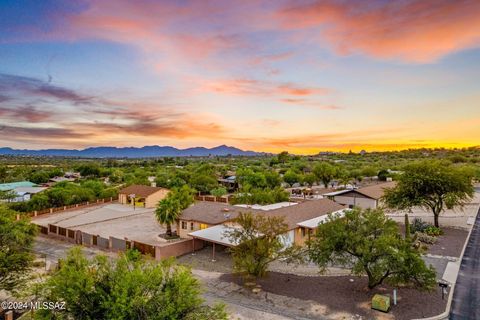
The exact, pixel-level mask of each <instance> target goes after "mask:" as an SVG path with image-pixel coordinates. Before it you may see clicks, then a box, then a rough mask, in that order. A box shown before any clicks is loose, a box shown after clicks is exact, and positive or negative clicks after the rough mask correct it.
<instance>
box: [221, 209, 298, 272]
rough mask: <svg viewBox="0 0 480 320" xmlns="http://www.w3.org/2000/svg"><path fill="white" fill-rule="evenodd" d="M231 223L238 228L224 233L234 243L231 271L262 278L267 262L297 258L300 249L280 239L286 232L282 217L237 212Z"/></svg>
mask: <svg viewBox="0 0 480 320" xmlns="http://www.w3.org/2000/svg"><path fill="white" fill-rule="evenodd" d="M235 222H236V223H237V224H238V226H239V228H231V230H229V231H227V232H226V235H225V236H226V237H228V238H229V239H230V241H232V242H233V243H237V246H235V247H232V248H231V249H230V250H231V253H232V258H233V266H234V269H235V271H237V272H240V273H242V274H244V275H245V276H253V277H263V276H265V274H266V272H267V268H268V265H269V264H270V263H272V262H273V261H275V260H279V259H288V260H291V261H295V260H297V259H300V257H301V255H300V251H301V250H300V248H299V247H297V246H295V245H292V246H289V247H287V248H285V245H284V241H282V240H283V239H282V237H283V236H284V234H285V233H286V232H287V231H288V226H287V224H286V223H285V221H284V219H283V218H281V217H272V216H264V215H261V214H257V215H253V214H252V213H240V215H239V216H238V217H237V219H235Z"/></svg>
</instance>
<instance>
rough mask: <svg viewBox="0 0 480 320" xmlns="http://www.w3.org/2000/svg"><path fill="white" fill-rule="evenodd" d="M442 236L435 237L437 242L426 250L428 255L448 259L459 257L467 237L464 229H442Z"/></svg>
mask: <svg viewBox="0 0 480 320" xmlns="http://www.w3.org/2000/svg"><path fill="white" fill-rule="evenodd" d="M442 230H443V234H442V235H441V236H439V237H437V242H436V243H435V244H433V245H431V246H430V248H428V253H430V254H435V255H442V256H450V257H460V254H461V253H462V249H463V245H464V244H465V240H466V239H467V236H468V231H467V230H464V229H455V228H442Z"/></svg>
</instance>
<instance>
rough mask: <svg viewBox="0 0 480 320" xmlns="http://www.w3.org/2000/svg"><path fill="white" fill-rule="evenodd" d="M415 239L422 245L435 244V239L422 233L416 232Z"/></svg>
mask: <svg viewBox="0 0 480 320" xmlns="http://www.w3.org/2000/svg"><path fill="white" fill-rule="evenodd" d="M416 239H417V240H418V241H420V242H422V243H426V244H434V243H435V242H437V238H435V237H432V236H429V235H428V234H426V233H423V232H417V233H416Z"/></svg>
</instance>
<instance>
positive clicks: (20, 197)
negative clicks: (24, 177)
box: [0, 181, 47, 202]
mask: <svg viewBox="0 0 480 320" xmlns="http://www.w3.org/2000/svg"><path fill="white" fill-rule="evenodd" d="M45 189H47V188H45V187H37V185H36V184H35V183H33V182H30V181H19V182H11V183H3V184H0V191H10V192H11V193H12V194H13V195H15V197H14V198H11V199H8V201H9V202H23V201H28V200H30V198H31V196H32V195H34V194H36V193H39V192H42V191H43V190H45Z"/></svg>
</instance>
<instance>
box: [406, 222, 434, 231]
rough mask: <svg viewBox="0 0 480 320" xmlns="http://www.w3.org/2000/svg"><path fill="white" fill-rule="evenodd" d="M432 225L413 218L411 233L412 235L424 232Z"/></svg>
mask: <svg viewBox="0 0 480 320" xmlns="http://www.w3.org/2000/svg"><path fill="white" fill-rule="evenodd" d="M431 226H432V225H431V224H429V223H427V222H425V221H423V220H422V219H420V218H415V219H414V220H413V223H412V225H411V228H410V229H411V232H412V233H416V232H422V233H423V232H425V229H427V228H428V227H431Z"/></svg>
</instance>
